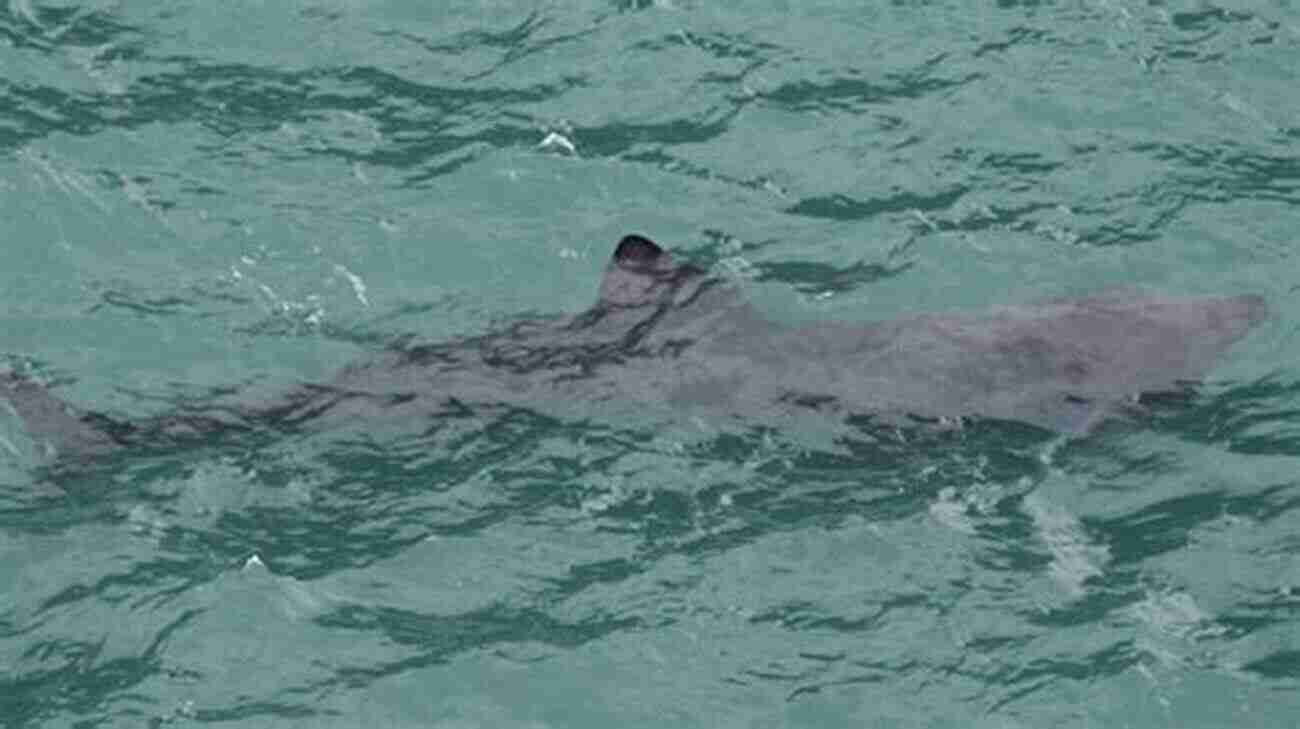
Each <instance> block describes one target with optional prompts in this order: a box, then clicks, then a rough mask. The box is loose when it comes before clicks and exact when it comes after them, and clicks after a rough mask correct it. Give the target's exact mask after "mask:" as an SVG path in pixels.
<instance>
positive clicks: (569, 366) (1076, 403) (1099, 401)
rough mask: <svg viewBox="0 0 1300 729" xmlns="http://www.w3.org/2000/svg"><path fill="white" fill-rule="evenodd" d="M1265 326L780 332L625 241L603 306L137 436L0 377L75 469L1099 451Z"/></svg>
mask: <svg viewBox="0 0 1300 729" xmlns="http://www.w3.org/2000/svg"><path fill="white" fill-rule="evenodd" d="M1267 314H1268V309H1267V306H1266V303H1265V301H1264V299H1263V298H1262V297H1260V296H1257V295H1250V294H1247V295H1236V296H1223V297H1185V298H1171V297H1163V296H1147V295H1135V294H1113V295H1100V296H1093V297H1085V298H1075V299H1059V300H1052V301H1046V302H1041V303H1035V304H1028V305H1020V306H1003V307H997V308H994V309H992V310H990V311H987V312H983V313H937V314H918V315H914V316H908V317H904V318H901V319H896V320H891V321H879V322H867V323H858V324H848V323H831V322H827V323H818V324H812V325H805V326H792V325H782V324H776V323H772V322H770V321H768V320H767V319H765V318H763V317H762V316H761V315H760V314H759V313H758V312H756V311H755V310H754V309H753V308H751V307H750V306H749V305H748V304H747V303H746V302H745V301H744V299H743V297H742V296H741V295H740V292H739V291H738V289H737V288H736V287H735V286H734V285H731V284H729V283H727V282H726V281H724V280H722V279H719V278H717V277H714V276H710V275H708V274H707V273H705V272H704V271H703V270H701V269H699V268H697V267H694V266H691V265H689V264H680V263H678V262H676V261H675V260H674V259H673V257H672V256H671V254H669V253H667V252H666V251H664V250H663V249H662V248H660V247H659V246H658V245H657V244H655V243H654V242H653V241H651V240H649V239H648V238H645V237H642V236H639V235H629V236H626V237H625V238H623V239H622V241H620V243H619V244H618V247H617V249H616V250H615V252H614V255H613V256H612V258H611V260H610V262H609V264H608V265H607V267H606V270H605V274H604V277H603V279H602V281H601V286H600V293H599V297H598V300H597V303H596V304H595V305H594V306H593V307H592V308H590V309H588V310H587V311H585V312H582V313H580V314H577V315H575V316H569V317H554V318H543V319H535V320H528V321H522V322H519V323H516V324H513V325H511V326H508V327H506V328H504V329H501V330H498V331H495V332H491V333H488V334H484V335H480V336H472V337H465V338H460V339H455V340H451V341H447V342H442V343H437V344H426V345H420V346H413V347H402V348H394V349H391V350H388V351H384V352H382V353H379V354H377V355H376V356H374V357H372V358H370V359H368V360H364V361H362V362H359V363H357V364H354V365H351V366H349V367H346V368H344V369H343V370H342V371H341V372H339V374H338V375H337V376H336V377H335V378H334V379H333V380H332V381H330V382H327V383H323V384H304V385H300V386H298V387H295V388H292V389H291V390H289V391H288V392H286V393H284V394H282V395H280V396H277V397H274V398H272V399H270V400H263V401H258V402H251V403H249V402H245V403H239V402H236V403H235V404H233V405H221V406H220V407H211V408H208V409H206V410H203V411H199V410H195V411H190V410H188V409H187V410H186V411H185V412H177V413H172V414H168V415H162V416H157V417H152V418H145V419H141V420H136V421H125V420H119V419H114V418H110V417H108V416H105V415H102V414H99V413H94V412H90V411H85V410H81V409H79V408H76V407H73V406H71V405H69V404H67V403H65V402H63V401H62V400H60V399H58V398H57V397H56V396H54V395H53V394H52V393H50V391H49V390H48V389H47V388H45V387H44V386H42V385H40V384H38V383H36V382H34V381H32V380H30V379H26V378H24V377H21V376H19V375H16V374H13V373H7V374H0V396H2V397H0V406H3V405H4V404H5V403H6V402H7V403H8V405H9V407H10V408H12V410H13V412H15V413H17V415H18V416H19V418H20V419H21V421H22V422H23V424H24V426H25V428H26V430H27V431H28V433H29V434H30V435H31V437H32V438H33V439H34V440H35V441H36V442H37V443H39V444H42V445H43V446H44V450H45V452H46V454H47V455H48V456H49V458H50V459H51V460H53V461H58V462H60V463H78V462H86V461H93V460H95V459H98V458H101V457H103V456H105V455H107V454H112V453H115V452H119V451H122V450H124V449H131V448H143V447H171V446H175V445H187V444H190V443H203V442H210V440H211V439H212V438H214V437H217V436H220V435H223V434H230V433H270V434H274V433H279V432H302V431H314V430H320V429H327V428H331V427H338V426H340V425H344V424H348V423H355V422H359V419H371V418H380V419H389V420H394V421H401V422H408V423H409V422H414V423H420V422H426V421H430V420H431V419H435V418H438V417H449V416H463V415H466V414H473V413H479V414H483V413H488V412H491V411H492V410H493V409H497V408H508V407H528V408H532V409H536V410H539V411H544V410H547V409H560V410H564V409H566V408H567V410H568V411H569V412H575V409H576V412H578V413H584V412H589V411H593V410H597V409H599V408H600V407H601V406H602V404H605V403H620V404H621V406H623V407H629V406H630V407H638V408H639V407H651V408H662V407H664V406H668V407H670V408H672V409H673V410H681V411H686V412H691V413H695V412H699V413H719V412H721V413H726V414H730V415H735V416H740V417H747V418H766V417H775V416H780V415H783V414H790V413H796V412H803V413H807V412H816V413H820V414H823V415H824V416H825V417H849V416H855V415H866V416H870V417H881V418H906V419H912V420H914V419H918V418H919V419H921V420H922V421H925V420H940V421H946V420H948V419H960V418H964V417H967V416H976V417H984V418H992V419H999V420H1010V421H1019V422H1023V423H1028V424H1030V425H1034V426H1038V427H1040V428H1044V429H1047V430H1050V431H1057V432H1060V433H1064V434H1068V435H1079V434H1084V433H1087V432H1088V431H1089V430H1091V429H1092V428H1093V427H1094V426H1096V424H1097V423H1099V422H1100V421H1102V420H1104V419H1106V418H1108V417H1110V416H1112V415H1114V414H1116V413H1119V412H1122V411H1123V410H1124V409H1125V408H1126V407H1129V404H1130V403H1132V401H1133V400H1134V398H1135V397H1137V396H1138V395H1141V394H1144V393H1161V392H1174V391H1180V390H1182V389H1183V388H1185V387H1186V386H1187V385H1188V384H1189V383H1193V382H1195V381H1196V380H1198V379H1199V378H1201V377H1202V376H1204V375H1205V374H1206V373H1207V372H1209V371H1210V369H1211V368H1212V367H1213V365H1214V364H1215V362H1216V361H1217V360H1218V359H1219V358H1220V357H1221V356H1222V355H1223V354H1224V352H1226V351H1227V350H1228V348H1229V347H1231V346H1232V345H1233V344H1234V343H1235V342H1237V341H1238V340H1239V339H1241V338H1242V337H1244V336H1245V335H1246V334H1247V333H1248V332H1249V331H1250V329H1251V328H1252V327H1253V326H1255V325H1256V324H1258V323H1259V322H1261V321H1262V320H1263V319H1265V318H1266V316H1267Z"/></svg>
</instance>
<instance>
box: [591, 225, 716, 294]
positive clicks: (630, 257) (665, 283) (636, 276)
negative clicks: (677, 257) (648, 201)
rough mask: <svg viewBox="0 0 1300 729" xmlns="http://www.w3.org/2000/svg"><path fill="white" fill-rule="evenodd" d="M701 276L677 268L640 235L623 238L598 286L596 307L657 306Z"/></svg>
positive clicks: (689, 269)
mask: <svg viewBox="0 0 1300 729" xmlns="http://www.w3.org/2000/svg"><path fill="white" fill-rule="evenodd" d="M700 273H703V272H702V271H701V270H700V269H698V268H696V267H694V266H684V265H678V264H677V263H676V262H674V261H673V257H672V255H671V254H669V253H668V252H667V251H665V250H664V249H663V248H660V247H659V245H658V244H657V243H655V242H654V241H652V240H650V239H649V238H646V237H645V236H642V235H635V234H633V235H628V236H624V237H623V240H621V241H619V242H618V247H617V248H615V249H614V255H613V257H611V258H610V261H609V265H608V266H606V267H605V276H604V278H603V279H601V282H600V304H599V305H600V306H602V307H606V308H609V307H616V308H626V307H637V306H648V305H657V304H659V303H662V302H663V301H664V298H665V297H666V296H671V295H672V293H673V292H674V291H675V290H676V289H677V287H678V286H679V285H680V284H681V283H682V281H684V280H685V279H686V278H688V277H690V276H693V275H698V274H700Z"/></svg>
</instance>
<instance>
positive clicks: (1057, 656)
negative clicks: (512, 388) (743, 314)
mask: <svg viewBox="0 0 1300 729" xmlns="http://www.w3.org/2000/svg"><path fill="white" fill-rule="evenodd" d="M1297 89H1300V5H1297V4H1295V3H1293V2H1290V1H1289V0H1258V1H1255V2H1249V1H1240V2H1220V3H1217V4H1214V3H1209V2H1158V1H1156V0H1152V1H1151V2H1139V1H1138V0H1076V1H1072V2H1013V1H1010V0H1008V1H999V2H996V3H995V2H979V3H971V2H962V3H958V2H948V3H944V2H922V1H919V0H918V1H917V2H903V1H896V2H892V3H884V2H877V3H868V4H863V3H854V2H848V1H847V0H828V1H826V2H804V3H783V2H746V3H736V2H731V3H705V2H692V1H690V0H658V1H655V2H651V1H650V0H621V1H607V2H580V1H577V2H567V3H559V2H552V3H504V2H503V3H497V2H490V1H487V0H483V1H476V2H442V3H415V2H367V1H366V0H349V1H341V0H325V1H323V2H315V3H313V2H297V1H295V0H290V1H289V2H279V3H262V2H239V1H237V2H231V3H197V2H175V3H161V4H157V3H152V4H151V3H121V2H114V1H110V0H104V1H102V2H88V3H70V2H61V3H52V2H51V3H47V2H40V1H39V0H9V1H8V2H7V4H5V5H4V6H3V7H0V241H2V242H3V251H4V254H5V259H4V261H3V264H2V265H0V355H2V356H3V357H4V362H3V363H4V364H5V365H7V366H13V367H20V368H23V369H26V370H30V371H33V372H36V373H38V374H39V375H40V376H41V377H43V378H45V379H46V380H47V381H50V382H53V383H56V384H58V385H59V387H58V389H57V391H58V392H59V394H60V395H61V396H63V397H66V398H67V399H68V400H70V401H73V402H76V403H78V404H81V405H84V406H87V407H90V408H93V409H95V410H98V411H102V412H105V413H110V414H113V415H116V416H120V417H128V416H142V415H146V414H150V413H156V412H161V411H164V410H166V409H168V408H171V407H176V406H179V405H182V404H185V403H192V402H197V401H199V400H200V399H201V398H203V397H204V396H206V395H207V394H209V393H211V392H213V391H215V390H217V389H218V388H223V387H228V386H243V387H247V388H250V389H252V390H253V391H263V392H270V391H274V390H275V389H277V388H278V387H281V386H283V385H285V384H287V383H292V382H298V381H320V380H323V379H325V378H327V377H328V376H329V374H330V373H331V372H333V371H334V370H335V369H336V368H338V367H340V366H342V365H345V364H347V363H348V362H350V361H352V360H354V359H356V358H357V357H359V356H362V355H364V354H365V353H366V352H368V351H373V350H374V349H375V348H377V347H379V346H381V345H382V344H383V343H384V342H386V341H391V340H392V339H394V338H396V337H400V336H405V335H412V336H414V337H415V338H416V339H417V340H420V341H435V340H438V339H440V338H445V337H449V336H453V335H458V334H472V333H475V332H481V331H484V330H485V329H488V328H490V327H492V326H494V325H500V324H503V323H507V322H510V321H513V320H514V319H515V318H517V317H519V316H521V315H525V314H539V313H547V312H560V311H578V310H581V309H583V308H584V307H586V306H588V305H589V304H590V303H591V301H592V299H593V296H594V295H595V289H596V286H597V283H598V279H599V275H600V271H601V269H602V268H603V266H604V264H605V261H606V259H607V257H608V255H609V253H610V251H611V249H612V246H613V244H614V242H615V241H617V240H618V238H619V237H620V236H621V235H623V234H624V233H627V232H631V231H640V232H643V233H646V234H649V235H651V236H653V237H655V238H656V239H657V240H660V241H661V242H663V243H665V244H667V245H670V246H671V247H673V248H674V249H675V250H676V251H678V252H680V253H682V254H684V255H685V256H687V257H688V258H690V259H692V260H694V261H696V262H697V263H700V264H701V265H708V266H711V267H714V268H715V269H716V270H718V271H719V272H722V273H725V274H726V275H728V276H731V277H733V278H734V279H735V280H737V281H739V282H741V284H742V285H743V286H744V289H745V291H746V293H747V295H749V296H750V297H751V298H752V299H753V300H755V301H756V302H758V304H759V305H760V306H761V307H762V308H763V309H764V310H765V311H767V312H768V313H770V314H771V315H772V316H773V317H775V318H780V319H785V320H823V319H836V320H849V321H851V320H855V319H868V318H884V317H891V316H896V315H899V314H901V313H904V312H909V311H917V310H940V309H972V310H974V309H980V308H983V307H986V306H989V305H993V304H999V303H1008V302H1024V301H1032V300H1034V299H1037V298H1042V297H1047V296H1060V295H1068V294H1080V293H1086V292H1091V291H1100V290H1108V289H1114V288H1136V289H1142V290H1149V291H1160V292H1168V293H1238V292H1257V293H1260V294H1263V295H1265V296H1266V297H1268V299H1269V301H1270V303H1271V305H1272V307H1273V310H1274V313H1275V316H1274V317H1273V319H1272V320H1271V321H1269V322H1268V323H1267V324H1266V325H1264V326H1263V327H1261V328H1260V329H1258V330H1257V331H1256V332H1255V333H1254V334H1252V336H1251V337H1250V338H1249V339H1247V340H1246V341H1244V342H1243V343H1241V344H1240V345H1239V346H1237V347H1236V348H1235V349H1234V350H1233V351H1232V352H1231V353H1230V356H1229V357H1227V358H1226V359H1225V361H1224V362H1223V364H1222V366H1221V367H1219V368H1218V369H1217V370H1216V371H1215V372H1214V373H1213V375H1212V377H1211V378H1210V380H1209V381H1207V382H1206V383H1205V384H1204V386H1203V387H1202V388H1201V389H1200V391H1199V392H1198V394H1197V395H1196V396H1195V397H1194V398H1192V399H1191V400H1190V401H1188V402H1182V403H1174V404H1171V405H1168V406H1166V407H1161V408H1159V409H1157V411H1156V412H1155V413H1154V414H1152V415H1150V416H1147V417H1142V418H1138V419H1137V420H1134V421H1129V422H1120V423H1114V424H1111V425H1109V426H1107V427H1104V428H1102V429H1101V430H1099V431H1098V432H1096V433H1094V434H1092V435H1089V436H1087V437H1083V438H1078V439H1073V440H1063V439H1059V438H1056V437H1053V436H1052V435H1051V434H1045V433H1040V432H1038V431H1035V430H1033V429H1030V428H1024V427H1014V426H1009V425H1000V424H996V423H972V424H970V425H969V426H968V427H966V428H963V429H961V430H957V431H945V432H941V433H935V434H930V435H926V436H923V437H921V438H919V439H917V440H910V439H905V438H897V439H891V438H889V437H886V436H882V435H881V434H880V433H868V432H854V431H852V430H847V431H846V429H844V428H843V427H842V426H838V425H834V424H829V423H827V424H824V426H823V425H819V424H818V423H815V422H799V423H779V422H778V423H773V422H745V421H738V420H736V419H730V418H726V417H719V418H717V419H701V418H683V419H681V420H680V421H676V422H669V423H667V424H666V425H663V424H662V423H659V422H658V421H654V422H651V419H649V418H646V419H638V418H634V417H631V416H629V415H627V414H623V415H611V416H608V417H584V415H583V413H581V412H580V410H581V408H580V407H579V408H578V409H577V410H578V411H579V412H570V413H567V414H564V415H562V416H557V415H555V414H552V413H544V412H529V411H511V412H509V413H506V414H503V415H498V416H493V417H482V418H465V419H461V420H458V421H456V422H450V423H446V424H442V425H440V426H439V428H438V429H437V430H436V432H433V433H432V434H426V435H425V436H419V435H411V434H409V433H402V434H394V433H385V432H383V431H380V430H373V429H368V428H367V427H366V426H364V425H359V426H358V427H357V428H355V429H348V430H346V432H339V433H323V434H317V435H312V436H301V437H291V436H286V437H285V438H283V439H280V440H273V441H271V442H267V443H264V444H259V445H258V446H257V447H252V448H246V449H242V450H234V449H228V448H227V449H223V448H210V449H203V448H195V449H193V450H190V451H185V452H181V453H170V454H153V455H147V456H141V457H140V458H137V459H124V460H123V461H122V462H121V463H119V464H116V466H115V467H114V468H113V469H111V470H109V471H107V472H105V473H100V474H97V475H95V476H94V477H93V478H92V477H87V478H84V479H81V480H74V481H72V482H66V483H61V484H57V485H56V484H52V483H50V482H49V481H48V480H45V479H42V478H41V477H39V475H37V474H36V473H35V472H33V471H32V470H31V469H30V468H29V467H28V466H29V465H30V462H29V458H28V457H29V456H30V453H28V452H27V451H26V450H25V449H27V448H30V446H31V444H30V443H25V442H24V441H23V438H22V430H21V428H20V427H19V426H18V425H17V423H16V422H15V421H14V419H13V418H8V419H2V418H0V435H2V436H3V437H4V439H5V442H6V443H8V444H9V445H10V448H8V449H5V450H4V451H3V452H0V456H2V458H0V725H2V726H5V727H35V726H77V727H88V726H103V727H109V726H114V727H116V726H123V727H127V726H130V727H137V726H155V727H157V726H190V725H200V724H215V723H220V724H221V725H222V726H239V727H262V726H276V727H281V726H302V727H320V726H331V727H332V726H338V727H355V726H375V727H380V726H382V727H416V726H419V727H424V726H449V727H598V726H599V727H606V726H628V727H641V726H645V727H651V726H653V727H659V726H674V727H696V726H698V727H776V726H792V727H803V726H808V727H814V726H815V727H981V728H984V727H987V728H990V729H991V728H995V727H996V728H999V729H1001V728H1012V727H1016V728H1020V727H1024V728H1028V727H1044V726H1052V727H1143V728H1148V727H1179V728H1186V727H1206V728H1210V727H1213V728H1215V729H1219V728H1222V727H1279V728H1282V727H1293V726H1296V725H1297V724H1300V536H1298V535H1300V380H1298V377H1297V375H1298V373H1297V370H1296V367H1295V364H1294V363H1295V361H1296V360H1297V357H1298V356H1300V340H1298V338H1297V336H1296V334H1297V330H1296V322H1297V320H1298V318H1297V314H1300V306H1298V305H1297V304H1296V303H1295V298H1296V291H1297V287H1300V267H1298V266H1297V263H1296V258H1295V253H1294V252H1295V250H1296V247H1297V244H1300V235H1298V234H1297V231H1298V230H1300V93H1297ZM0 416H3V413H0ZM660 426H662V427H660Z"/></svg>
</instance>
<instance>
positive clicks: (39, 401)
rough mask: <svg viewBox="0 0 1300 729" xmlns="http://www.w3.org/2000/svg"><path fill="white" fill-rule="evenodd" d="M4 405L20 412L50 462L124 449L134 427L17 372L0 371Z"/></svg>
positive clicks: (0, 388)
mask: <svg viewBox="0 0 1300 729" xmlns="http://www.w3.org/2000/svg"><path fill="white" fill-rule="evenodd" d="M3 406H7V407H8V409H10V410H11V411H12V412H14V413H15V414H17V416H18V418H19V419H20V420H21V421H22V423H23V425H24V427H25V428H26V430H27V433H28V434H29V435H30V436H31V438H32V439H33V440H34V441H35V442H36V445H37V447H38V449H39V451H40V455H41V460H42V461H44V462H45V463H46V464H53V463H55V462H57V461H77V460H85V459H90V458H95V457H97V456H102V455H105V454H107V453H110V452H112V451H115V450H117V449H118V448H120V447H121V445H122V442H121V438H123V437H124V436H125V435H126V432H127V431H129V430H131V426H129V425H126V424H124V423H119V422H117V421H115V420H112V419H110V418H107V417H105V416H103V415H99V414H97V413H90V412H84V411H81V410H78V409H77V408H74V407H72V406H71V405H69V404H67V403H65V402H63V401H62V400H60V399H58V398H57V397H55V396H54V395H52V394H51V393H50V391H49V390H48V389H46V388H45V386H44V385H41V384H40V383H38V382H34V381H32V380H30V379H28V378H26V377H22V376H20V375H17V374H15V373H13V372H5V373H0V407H3Z"/></svg>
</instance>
